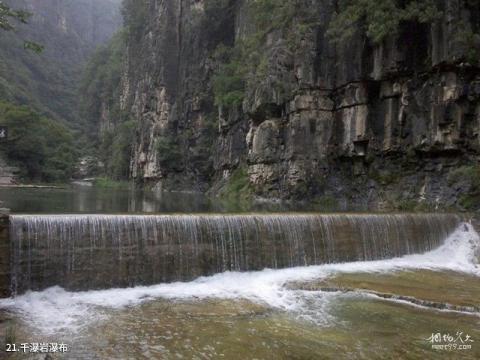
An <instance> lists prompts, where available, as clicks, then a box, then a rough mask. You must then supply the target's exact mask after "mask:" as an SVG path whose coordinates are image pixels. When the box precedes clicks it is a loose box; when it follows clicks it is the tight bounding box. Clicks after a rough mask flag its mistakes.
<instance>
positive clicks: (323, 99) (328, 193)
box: [100, 0, 480, 209]
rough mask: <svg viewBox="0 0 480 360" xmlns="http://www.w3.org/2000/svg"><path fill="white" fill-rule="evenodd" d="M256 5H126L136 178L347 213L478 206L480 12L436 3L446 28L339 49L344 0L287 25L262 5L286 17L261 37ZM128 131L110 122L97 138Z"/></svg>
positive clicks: (469, 5)
mask: <svg viewBox="0 0 480 360" xmlns="http://www.w3.org/2000/svg"><path fill="white" fill-rule="evenodd" d="M252 3H255V2H252V1H247V0H244V1H223V0H211V1H208V0H181V1H178V0H162V1H160V0H145V1H142V2H134V1H132V0H127V1H126V2H125V7H126V9H127V11H128V12H127V14H128V15H127V17H126V19H125V23H126V26H127V29H128V30H129V31H128V36H127V40H126V42H127V50H126V55H125V59H124V71H123V75H122V79H121V91H120V95H119V98H118V99H117V101H118V102H119V104H120V107H121V109H122V110H123V111H124V112H125V113H127V114H129V116H130V118H131V119H133V120H134V121H135V124H136V132H135V140H134V144H133V148H132V155H131V159H130V174H131V177H132V178H133V179H135V180H136V181H137V182H140V183H144V184H148V185H151V186H155V187H156V188H158V189H163V190H199V191H207V190H208V191H210V192H212V193H221V192H222V191H223V190H224V189H228V188H229V186H232V183H237V184H233V185H234V186H236V188H237V190H238V189H240V190H241V191H244V192H245V193H249V194H254V195H255V196H256V197H260V198H262V197H263V198H285V199H292V198H295V199H306V198H308V199H314V198H315V199H317V200H318V201H319V202H320V203H322V202H323V203H334V204H335V205H336V206H338V207H340V208H346V207H351V206H354V207H355V206H359V207H362V208H392V207H396V208H401V209H402V208H403V209H409V208H412V207H418V206H427V207H461V208H467V209H475V208H476V207H477V206H478V203H479V202H478V201H476V200H477V199H478V190H480V185H479V184H478V181H477V180H476V179H477V178H478V174H479V173H478V170H477V167H476V164H477V161H478V155H479V150H480V138H479V131H480V68H479V65H480V62H479V49H480V36H479V35H478V34H479V32H480V7H479V6H478V3H476V2H475V1H473V2H472V1H467V0H465V1H463V0H441V1H437V2H435V3H436V4H437V5H438V8H439V15H438V17H436V18H435V19H434V20H432V21H429V22H428V21H425V22H421V21H414V20H412V21H402V22H400V24H399V28H398V31H397V32H395V33H392V34H390V35H387V36H385V37H384V38H383V39H382V40H381V41H380V42H374V41H372V40H371V39H370V38H369V37H368V35H367V34H366V32H365V31H364V29H363V27H362V26H361V24H355V25H354V27H352V28H351V29H350V30H351V32H352V34H351V36H350V37H349V38H348V39H347V40H339V41H332V39H330V37H329V34H328V29H329V26H330V23H331V21H332V18H333V17H334V15H335V14H336V13H339V12H341V11H342V10H343V9H342V6H343V5H342V4H345V2H341V1H336V0H302V1H293V2H292V3H294V7H295V9H296V10H295V12H293V13H291V14H289V15H288V17H287V16H286V15H285V14H282V13H281V11H284V10H285V9H284V8H287V7H288V5H285V6H284V7H282V5H281V4H287V3H289V2H275V1H273V2H272V1H270V2H268V1H263V0H262V1H259V2H257V5H258V4H260V3H266V4H267V5H266V6H267V7H266V9H267V11H269V12H270V15H269V16H270V17H268V18H267V19H270V20H272V19H273V20H278V19H280V20H278V23H273V22H271V24H269V25H268V26H267V30H266V31H263V32H262V33H261V35H262V36H259V25H258V17H259V16H260V15H262V14H261V13H259V10H258V8H257V9H254V10H252ZM269 3H271V4H275V3H277V5H275V6H270V5H269ZM347 3H348V2H347ZM407 3H408V2H407ZM278 4H280V5H278ZM129 7H130V9H129ZM275 12H278V14H279V15H278V17H275ZM259 14H260V15H259ZM272 14H273V15H272ZM139 19H142V21H139ZM255 19H257V20H255ZM252 39H254V40H255V41H256V43H255V42H253V44H254V46H250V47H248V44H249V41H250V42H251V41H253V40H252ZM239 44H243V45H245V44H247V45H246V46H244V47H243V49H244V51H245V49H247V51H249V52H248V53H245V52H244V53H242V55H243V56H244V57H245V60H246V62H247V64H246V65H245V66H246V70H245V71H244V72H243V74H244V78H243V79H236V80H239V82H240V83H241V84H240V86H237V87H236V86H235V81H233V85H232V81H231V80H232V77H233V78H234V80H235V76H236V75H235V69H233V70H232V71H233V73H234V74H233V75H232V74H227V75H231V76H230V78H228V77H227V78H228V79H229V80H230V82H228V81H227V87H229V86H230V87H233V91H230V90H232V89H229V90H228V91H230V92H229V93H227V94H223V95H228V96H230V97H228V96H227V97H226V99H227V100H225V99H224V100H223V101H222V100H218V96H217V95H218V90H216V89H215V81H220V80H221V79H220V80H219V77H218V73H219V69H220V71H221V69H223V70H225V69H227V70H229V69H232V67H233V65H235V63H234V61H233V60H232V55H228V56H230V57H228V56H227V58H228V59H229V60H227V61H225V60H224V57H222V56H224V55H222V51H223V52H224V53H225V52H228V51H230V53H232V52H234V51H235V49H236V48H238V46H239ZM225 49H227V50H225ZM232 49H233V50H232ZM233 56H235V55H233ZM241 57H242V56H240V61H241ZM225 63H228V65H227V66H225ZM252 69H253V70H252ZM227 73H228V71H227ZM245 74H246V75H245ZM228 79H227V80H228ZM220 85H221V84H220ZM217 87H218V85H217ZM220 87H221V86H220ZM232 99H233V100H232ZM118 124H119V119H118V118H116V117H113V116H108V111H107V114H106V115H105V114H104V116H103V117H102V121H101V124H100V128H101V129H114V128H115V127H116V126H118ZM238 184H240V185H238ZM222 189H223V190H222Z"/></svg>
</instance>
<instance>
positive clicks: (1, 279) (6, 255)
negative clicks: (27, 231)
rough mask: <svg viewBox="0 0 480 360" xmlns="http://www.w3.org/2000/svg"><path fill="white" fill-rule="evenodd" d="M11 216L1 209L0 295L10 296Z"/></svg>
mask: <svg viewBox="0 0 480 360" xmlns="http://www.w3.org/2000/svg"><path fill="white" fill-rule="evenodd" d="M9 228H10V218H9V215H8V211H3V210H1V209H0V297H2V298H5V297H9V296H10V273H11V269H10V236H9Z"/></svg>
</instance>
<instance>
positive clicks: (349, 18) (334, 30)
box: [327, 0, 441, 43]
mask: <svg viewBox="0 0 480 360" xmlns="http://www.w3.org/2000/svg"><path fill="white" fill-rule="evenodd" d="M338 8H339V9H340V11H339V12H338V14H336V16H335V17H334V18H333V19H332V21H331V23H330V27H329V30H328V33H327V34H328V35H329V36H330V38H331V39H332V40H333V41H335V42H336V41H338V42H344V41H348V40H349V39H351V38H352V36H353V35H354V33H355V31H357V30H358V29H361V30H362V31H363V32H364V33H365V34H366V35H367V36H368V37H369V38H370V39H371V40H372V41H373V42H374V43H380V42H382V41H383V39H385V37H387V36H388V35H394V34H396V33H397V32H398V30H399V27H400V23H401V22H404V21H417V22H419V23H430V22H432V21H434V20H435V19H437V18H439V16H440V15H441V12H440V11H439V9H438V3H437V2H436V1H434V0H413V1H398V0H383V1H377V0H343V1H340V4H339V6H338Z"/></svg>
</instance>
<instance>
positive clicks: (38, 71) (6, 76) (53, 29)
mask: <svg viewBox="0 0 480 360" xmlns="http://www.w3.org/2000/svg"><path fill="white" fill-rule="evenodd" d="M4 3H6V4H8V5H10V6H11V7H12V9H15V10H24V11H27V12H29V13H30V14H31V15H32V16H31V17H30V18H29V19H28V24H22V23H20V22H18V21H12V25H13V26H14V27H15V31H1V32H0V48H1V49H2V51H1V53H0V100H4V101H9V102H11V103H13V104H16V105H27V106H29V107H30V108H32V109H35V110H36V111H38V112H40V113H41V114H42V115H45V116H48V117H50V118H52V119H56V120H61V121H62V122H69V123H70V125H71V126H74V127H77V128H82V124H80V123H81V119H79V116H78V113H77V98H78V93H77V88H78V83H79V81H80V79H81V75H82V70H83V66H84V65H85V63H86V62H87V60H88V58H89V57H90V56H91V55H92V53H93V52H94V50H95V49H96V47H97V46H99V45H101V44H104V43H106V42H107V41H108V40H109V39H110V38H111V37H112V35H113V34H114V33H115V32H116V31H117V30H118V28H119V27H120V26H121V22H122V18H121V14H120V3H121V0H75V1H73V0H42V1H37V0H7V1H4ZM24 41H34V42H36V43H38V44H40V45H41V46H42V47H43V48H44V50H43V51H42V52H41V53H39V54H37V53H34V52H33V51H28V50H25V49H24Z"/></svg>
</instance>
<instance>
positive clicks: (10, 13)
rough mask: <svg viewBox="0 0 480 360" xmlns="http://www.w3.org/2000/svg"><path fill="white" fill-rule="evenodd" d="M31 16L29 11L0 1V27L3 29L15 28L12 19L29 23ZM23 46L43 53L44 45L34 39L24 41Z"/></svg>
mask: <svg viewBox="0 0 480 360" xmlns="http://www.w3.org/2000/svg"><path fill="white" fill-rule="evenodd" d="M31 16H32V14H31V13H29V12H28V11H24V10H13V9H12V8H11V7H10V6H8V5H7V4H5V3H4V2H3V1H0V29H2V30H5V31H11V30H15V26H14V25H13V24H12V21H18V22H20V23H23V24H27V23H28V19H29V18H30V17H31ZM23 47H24V48H25V49H27V50H32V51H33V52H36V53H41V52H42V51H43V46H42V45H40V44H37V43H36V42H33V41H28V40H26V41H24V43H23Z"/></svg>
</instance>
